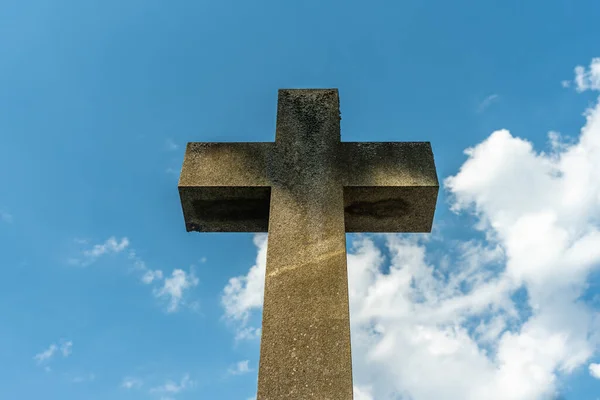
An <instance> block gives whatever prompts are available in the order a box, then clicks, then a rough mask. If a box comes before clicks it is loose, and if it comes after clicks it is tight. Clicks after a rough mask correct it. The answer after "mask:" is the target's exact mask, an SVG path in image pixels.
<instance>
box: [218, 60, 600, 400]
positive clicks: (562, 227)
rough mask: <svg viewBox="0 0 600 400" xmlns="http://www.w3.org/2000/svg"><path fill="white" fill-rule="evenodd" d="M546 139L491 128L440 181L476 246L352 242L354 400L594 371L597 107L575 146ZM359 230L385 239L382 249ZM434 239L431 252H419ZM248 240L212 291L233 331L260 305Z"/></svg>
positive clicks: (528, 388) (472, 391)
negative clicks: (246, 251) (245, 265)
mask: <svg viewBox="0 0 600 400" xmlns="http://www.w3.org/2000/svg"><path fill="white" fill-rule="evenodd" d="M595 60H596V59H595ZM596 77H600V61H593V62H592V66H591V67H590V68H589V70H587V71H586V70H582V69H577V70H576V77H575V82H576V84H577V87H578V88H581V89H583V90H600V86H599V85H600V83H597V81H596V79H597V78H596ZM550 136H551V135H549V138H550V139H551V140H553V141H555V145H554V146H552V149H551V151H550V152H549V153H543V152H536V151H535V149H534V147H533V144H532V143H531V142H529V141H527V140H525V139H522V138H518V137H515V136H513V135H512V134H511V133H510V132H509V131H507V130H499V131H496V132H493V133H492V134H491V135H490V136H489V137H488V138H487V139H485V140H483V141H482V142H481V143H478V144H476V145H474V146H472V147H470V148H468V149H466V150H465V155H466V160H465V162H464V163H463V165H462V166H461V167H460V169H459V170H458V171H457V172H456V174H455V175H453V176H450V177H447V178H446V179H444V180H443V185H444V187H445V189H446V190H447V191H448V193H449V206H450V210H451V211H452V212H453V213H455V214H456V215H459V214H469V215H472V216H474V218H475V219H476V223H475V224H474V225H473V226H472V229H473V232H474V234H477V236H479V234H483V236H484V237H485V240H483V239H471V240H467V241H459V240H450V239H448V238H441V239H436V240H430V241H429V242H427V241H426V240H424V239H423V237H421V236H417V235H410V234H385V235H383V234H381V235H378V234H374V235H369V236H367V235H365V236H362V237H359V238H358V239H357V240H355V242H354V246H353V248H352V249H351V251H350V252H349V254H348V280H349V292H350V293H349V295H350V312H351V320H350V322H351V324H352V356H353V374H354V376H355V384H356V386H355V388H354V394H355V398H356V399H361V400H371V399H374V398H377V399H379V398H382V399H383V398H392V397H397V395H398V393H402V394H403V395H405V396H406V397H411V398H415V399H419V400H430V399H439V398H444V399H447V400H459V399H461V400H462V399H465V400H474V399H487V400H505V399H511V400H533V399H542V398H550V397H552V396H553V395H555V394H556V392H557V390H558V389H559V386H560V380H559V378H560V377H561V376H568V375H569V374H571V373H573V372H574V371H576V370H577V369H578V368H580V367H582V366H585V365H589V371H590V374H591V375H592V376H596V375H598V374H599V373H600V371H599V369H600V366H599V364H588V363H589V360H590V358H591V357H592V356H593V355H594V354H596V353H597V351H598V349H599V347H600V316H598V314H597V310H596V309H594V308H593V305H592V304H586V302H585V301H584V300H583V297H584V296H583V294H585V293H586V291H587V290H588V283H589V279H590V276H593V275H592V274H593V273H597V272H598V271H599V270H600V229H599V226H598V222H599V221H600V180H598V179H597V171H600V102H597V103H596V104H595V105H593V106H592V107H591V108H590V109H588V110H587V111H586V122H585V125H584V126H583V127H582V129H581V131H580V135H579V137H578V139H577V140H576V141H574V143H563V142H562V141H561V139H560V137H559V135H556V134H554V135H552V137H550ZM371 236H373V237H381V238H383V239H385V247H386V252H385V253H384V252H383V250H381V249H379V248H378V247H377V246H376V245H375V242H374V241H373V240H372V239H371V238H370V237H371ZM263 238H264V239H265V240H264V241H263V240H262V239H263ZM444 241H448V242H447V243H446V248H445V249H444V253H445V254H444V255H443V256H438V255H437V254H439V252H438V251H435V253H434V252H431V253H430V252H428V247H427V246H428V245H429V244H435V245H436V247H439V245H441V244H444V243H443V242H444ZM434 242H435V243H434ZM438 242H439V243H438ZM255 245H256V246H257V249H258V256H257V260H256V263H255V264H254V265H253V266H252V267H251V268H250V269H249V271H248V273H247V274H246V275H245V276H240V277H235V278H232V279H230V280H229V282H228V284H227V285H226V287H225V288H224V290H223V298H222V303H223V307H224V312H225V313H224V315H225V317H226V318H228V319H229V320H234V321H237V322H238V324H239V326H240V327H241V328H242V329H246V328H248V326H249V324H248V322H247V321H248V320H249V315H250V313H251V312H253V311H256V310H259V309H260V307H262V295H263V293H264V285H263V282H264V268H265V261H266V248H267V244H266V235H264V237H263V234H261V235H255ZM384 254H389V257H386V256H384ZM388 260H389V261H388ZM385 264H388V265H385ZM398 360H401V362H399V361H398ZM423 376H427V379H426V380H423ZM465 376H468V377H469V378H468V379H465Z"/></svg>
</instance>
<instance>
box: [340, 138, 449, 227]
mask: <svg viewBox="0 0 600 400" xmlns="http://www.w3.org/2000/svg"><path fill="white" fill-rule="evenodd" d="M340 144H341V151H340V153H341V157H340V161H341V167H342V168H340V170H341V180H342V184H343V185H344V220H345V227H346V232H430V231H431V226H432V223H433V216H434V211H435V204H436V201H437V195H438V189H439V183H438V179H437V175H436V170H435V163H434V159H433V152H432V150H431V144H430V143H429V142H341V143H340Z"/></svg>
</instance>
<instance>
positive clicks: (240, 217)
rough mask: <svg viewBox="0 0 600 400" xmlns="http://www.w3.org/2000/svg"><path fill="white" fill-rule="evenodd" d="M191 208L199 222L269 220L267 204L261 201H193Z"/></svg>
mask: <svg viewBox="0 0 600 400" xmlns="http://www.w3.org/2000/svg"><path fill="white" fill-rule="evenodd" d="M193 206H194V212H195V216H196V218H198V219H199V220H201V221H207V222H208V221H248V220H263V219H266V220H268V219H269V206H270V205H269V202H268V201H264V200H262V199H224V200H195V201H194V202H193Z"/></svg>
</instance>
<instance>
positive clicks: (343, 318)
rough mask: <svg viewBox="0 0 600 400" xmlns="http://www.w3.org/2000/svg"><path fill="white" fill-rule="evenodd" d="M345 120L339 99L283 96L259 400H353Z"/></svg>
mask: <svg viewBox="0 0 600 400" xmlns="http://www.w3.org/2000/svg"><path fill="white" fill-rule="evenodd" d="M339 121H340V117H339V105H338V96H337V93H335V92H333V91H325V90H323V91H315V90H311V91H301V90H297V91H289V92H284V93H280V98H279V104H278V110H277V130H276V139H275V148H274V151H273V159H272V160H273V164H272V166H273V168H272V169H271V174H272V179H273V181H274V182H275V183H276V184H274V185H273V186H272V189H271V207H270V217H269V239H268V247H267V267H266V277H265V295H264V306H263V324H262V337H261V347H260V365H259V371H258V395H257V400H271V399H272V400H275V399H323V400H325V399H331V400H333V399H336V400H337V399H339V400H350V399H352V358H351V354H350V315H349V309H348V283H347V272H346V237H345V227H344V193H343V187H342V186H341V185H340V177H339V176H338V173H339V170H338V168H336V165H335V164H336V155H337V153H338V148H339V143H340V122H339ZM277 183H279V184H277Z"/></svg>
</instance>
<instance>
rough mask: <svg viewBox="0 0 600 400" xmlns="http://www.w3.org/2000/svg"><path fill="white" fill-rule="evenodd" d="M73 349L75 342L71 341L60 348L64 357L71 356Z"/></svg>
mask: <svg viewBox="0 0 600 400" xmlns="http://www.w3.org/2000/svg"><path fill="white" fill-rule="evenodd" d="M72 348H73V342H71V341H70V340H69V341H68V342H65V343H63V344H62V345H61V346H60V352H61V353H62V355H63V357H68V356H69V355H71V352H72Z"/></svg>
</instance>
